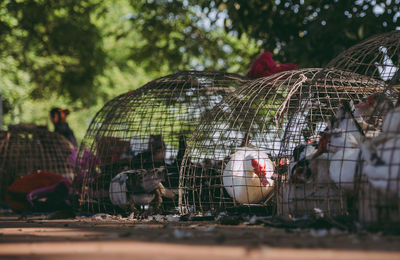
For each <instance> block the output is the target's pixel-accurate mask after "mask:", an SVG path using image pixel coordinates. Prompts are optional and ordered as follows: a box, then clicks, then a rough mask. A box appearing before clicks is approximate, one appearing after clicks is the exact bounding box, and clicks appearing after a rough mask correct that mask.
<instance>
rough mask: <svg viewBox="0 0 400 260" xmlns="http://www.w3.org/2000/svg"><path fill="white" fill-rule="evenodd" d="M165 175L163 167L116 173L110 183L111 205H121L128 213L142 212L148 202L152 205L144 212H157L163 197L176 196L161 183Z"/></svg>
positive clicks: (171, 197)
mask: <svg viewBox="0 0 400 260" xmlns="http://www.w3.org/2000/svg"><path fill="white" fill-rule="evenodd" d="M165 175H166V169H165V167H159V168H153V169H148V170H145V169H140V170H128V171H124V172H121V173H118V174H117V175H116V176H115V177H114V178H113V179H112V181H111V184H110V188H109V196H110V200H111V202H112V204H113V205H116V206H119V207H121V208H122V209H123V210H125V211H127V212H128V213H130V212H133V213H135V214H139V213H142V214H143V212H144V211H143V209H144V206H148V205H150V204H154V206H153V208H151V209H150V210H148V211H146V213H147V214H151V213H158V212H159V210H160V207H161V204H162V203H163V197H165V198H169V199H173V198H174V197H175V196H176V193H174V192H173V191H171V190H170V189H168V188H165V187H164V185H163V184H162V182H163V181H165ZM141 210H142V211H141Z"/></svg>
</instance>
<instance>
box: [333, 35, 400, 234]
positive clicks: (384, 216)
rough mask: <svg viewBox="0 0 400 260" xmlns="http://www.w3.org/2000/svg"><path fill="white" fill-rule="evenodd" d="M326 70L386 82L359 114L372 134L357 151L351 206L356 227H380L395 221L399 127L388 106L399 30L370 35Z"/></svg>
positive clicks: (395, 83) (398, 214) (398, 78)
mask: <svg viewBox="0 0 400 260" xmlns="http://www.w3.org/2000/svg"><path fill="white" fill-rule="evenodd" d="M327 67H335V68H340V69H343V70H346V71H352V72H356V73H359V74H362V75H366V76H370V77H372V78H375V79H380V80H383V81H385V83H386V87H385V90H383V91H381V92H380V93H379V94H376V95H374V98H372V99H371V98H370V99H369V102H367V103H371V102H372V103H378V105H376V106H375V107H374V109H373V110H372V111H371V113H370V114H369V115H366V116H365V119H366V121H368V122H369V124H370V125H371V126H372V127H371V128H372V129H374V131H375V135H374V136H367V137H366V138H365V140H364V142H363V144H362V145H361V147H360V148H361V152H360V158H359V161H358V167H357V170H358V178H359V187H358V191H357V194H356V196H357V201H356V205H355V208H356V209H357V214H358V220H359V221H360V222H361V223H364V224H367V225H369V224H372V225H378V226H380V227H383V226H385V225H391V224H392V223H393V222H397V223H400V204H399V198H400V195H399V194H400V172H399V171H400V170H399V163H400V162H399V160H398V158H400V154H399V151H400V143H399V138H400V136H399V131H398V129H399V127H400V124H398V117H399V110H398V108H394V106H393V104H394V103H396V99H397V96H396V95H397V91H398V89H399V88H400V31H398V30H396V31H391V32H387V33H383V34H379V35H375V36H372V37H370V38H368V39H367V40H365V41H363V42H361V43H359V44H357V45H355V46H353V47H351V48H349V49H348V50H346V51H344V52H343V53H341V54H340V55H339V56H338V57H336V58H335V59H333V60H332V61H331V62H330V63H329V64H328V65H327ZM396 105H397V106H398V105H399V102H398V100H397V104H396Z"/></svg>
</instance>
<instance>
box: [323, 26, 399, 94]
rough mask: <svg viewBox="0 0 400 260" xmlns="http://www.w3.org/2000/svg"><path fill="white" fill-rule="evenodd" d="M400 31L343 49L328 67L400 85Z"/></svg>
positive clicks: (380, 35) (383, 34)
mask: <svg viewBox="0 0 400 260" xmlns="http://www.w3.org/2000/svg"><path fill="white" fill-rule="evenodd" d="M399 65H400V31H399V30H396V31H391V32H387V33H382V34H378V35H375V36H372V37H370V38H368V39H366V40H364V41H362V42H361V43H359V44H356V45H354V46H353V47H351V48H349V49H347V50H345V51H343V52H342V53H341V54H339V55H338V56H337V57H336V58H334V59H333V60H332V61H330V62H329V63H328V64H327V66H326V67H328V68H337V69H341V70H345V71H350V72H354V73H358V74H361V75H365V76H369V77H372V78H374V79H378V80H383V81H385V82H387V83H389V84H390V85H393V86H396V88H399V87H400V86H399V85H400V68H399Z"/></svg>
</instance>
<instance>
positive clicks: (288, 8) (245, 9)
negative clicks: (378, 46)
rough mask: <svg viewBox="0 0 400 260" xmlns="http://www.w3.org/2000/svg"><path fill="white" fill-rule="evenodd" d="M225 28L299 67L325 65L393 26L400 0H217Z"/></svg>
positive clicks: (396, 22)
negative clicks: (360, 42) (351, 47)
mask: <svg viewBox="0 0 400 260" xmlns="http://www.w3.org/2000/svg"><path fill="white" fill-rule="evenodd" d="M204 5H206V6H209V5H214V6H216V8H218V10H219V11H220V12H221V13H225V14H226V16H225V21H224V26H225V29H226V30H227V31H228V32H234V33H237V34H238V35H241V34H243V33H245V34H246V35H249V36H250V37H251V38H252V39H257V40H260V41H261V43H262V47H263V48H264V49H265V50H270V51H274V53H275V54H278V60H280V61H282V62H287V61H288V62H293V63H297V64H299V65H300V66H301V67H319V66H323V65H325V64H326V63H327V62H329V61H330V60H331V59H332V58H334V57H335V56H336V55H338V54H339V53H340V52H341V51H343V50H345V49H347V48H348V47H350V46H352V45H354V44H356V43H358V42H359V41H360V40H363V39H365V38H367V37H369V36H371V35H374V34H378V33H383V32H387V31H391V30H394V29H396V26H398V25H399V13H400V1H399V0H392V1H386V0H380V1H375V0H373V1H371V0H357V1H339V0H324V1H316V0H289V1H283V0H276V1H262V0H250V1H248V0H235V1H228V0H216V1H205V4H204Z"/></svg>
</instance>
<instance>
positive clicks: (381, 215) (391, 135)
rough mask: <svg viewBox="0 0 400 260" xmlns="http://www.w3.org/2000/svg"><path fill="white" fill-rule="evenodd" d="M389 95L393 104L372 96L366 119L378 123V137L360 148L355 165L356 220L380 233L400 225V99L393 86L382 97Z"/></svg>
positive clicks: (385, 99)
mask: <svg viewBox="0 0 400 260" xmlns="http://www.w3.org/2000/svg"><path fill="white" fill-rule="evenodd" d="M397 66H399V64H397ZM390 92H392V93H394V94H396V95H397V101H396V102H394V101H395V99H394V97H393V98H391V99H390V98H385V97H386V96H384V95H383V94H380V95H374V96H376V97H375V102H376V103H377V105H376V106H375V109H374V110H373V113H372V115H371V116H370V117H369V118H367V119H368V120H369V122H378V124H376V125H377V126H378V130H379V133H378V134H377V135H375V136H372V137H369V138H366V140H365V141H364V142H363V143H362V145H361V146H360V161H359V165H358V176H359V178H360V180H361V181H360V186H359V190H358V194H357V195H358V202H357V209H358V220H359V221H360V223H363V224H365V225H377V226H378V227H379V228H380V229H381V228H389V229H393V228H394V226H393V223H397V224H400V108H399V105H400V96H399V94H398V91H397V88H396V86H388V88H387V90H386V91H385V92H384V93H390ZM375 115H379V118H378V119H379V121H377V119H376V117H374V116H375ZM397 227H399V226H398V225H397Z"/></svg>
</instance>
